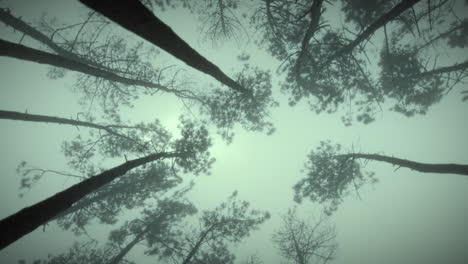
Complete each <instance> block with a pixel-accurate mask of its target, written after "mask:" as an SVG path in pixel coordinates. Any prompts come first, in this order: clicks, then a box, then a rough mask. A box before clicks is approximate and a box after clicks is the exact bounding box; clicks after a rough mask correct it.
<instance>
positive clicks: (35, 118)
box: [0, 110, 123, 136]
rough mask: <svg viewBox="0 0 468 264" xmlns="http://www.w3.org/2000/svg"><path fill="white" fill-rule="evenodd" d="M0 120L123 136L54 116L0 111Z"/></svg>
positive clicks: (90, 124) (99, 126) (84, 122)
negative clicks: (79, 127) (76, 128)
mask: <svg viewBox="0 0 468 264" xmlns="http://www.w3.org/2000/svg"><path fill="white" fill-rule="evenodd" d="M0 119H10V120H21V121H28V122H43V123H55V124H60V125H73V126H82V127H90V128H96V129H101V130H104V131H106V132H107V133H109V134H112V135H114V136H123V135H120V134H119V133H117V132H115V131H114V130H112V129H110V128H109V127H108V126H105V125H99V124H95V123H91V122H86V121H79V120H73V119H68V118H61V117H55V116H45V115H33V114H26V113H20V112H15V111H5V110H0Z"/></svg>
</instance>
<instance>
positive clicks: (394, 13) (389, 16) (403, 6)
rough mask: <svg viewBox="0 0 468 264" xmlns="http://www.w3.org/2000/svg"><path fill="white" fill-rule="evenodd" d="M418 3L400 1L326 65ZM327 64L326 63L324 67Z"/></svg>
mask: <svg viewBox="0 0 468 264" xmlns="http://www.w3.org/2000/svg"><path fill="white" fill-rule="evenodd" d="M419 1H421V0H402V1H401V2H400V3H399V4H398V5H396V6H395V7H394V8H392V10H390V11H388V12H387V13H385V14H383V15H382V16H380V17H379V18H378V19H377V20H376V21H374V22H373V23H372V24H370V25H369V26H368V27H367V28H366V29H365V30H364V31H363V32H362V33H361V34H360V35H359V36H357V37H356V38H355V39H354V40H353V41H351V42H350V43H349V44H348V45H346V46H344V47H343V48H341V49H340V50H338V51H337V52H335V53H334V54H333V55H332V56H330V58H329V59H328V63H329V62H331V61H333V60H335V59H337V58H338V57H340V56H343V55H345V54H347V53H350V52H351V51H352V50H353V49H354V48H356V47H357V46H358V45H359V44H360V43H361V42H362V41H364V40H365V39H367V38H369V37H370V36H371V35H372V34H374V32H375V31H377V30H378V29H379V28H381V27H383V26H384V25H386V24H387V23H388V22H390V21H392V20H394V19H395V18H397V17H398V16H399V15H401V14H402V13H403V12H405V11H406V10H408V9H410V8H411V7H413V6H414V5H415V4H416V3H418V2H419ZM328 63H326V65H327V64H328Z"/></svg>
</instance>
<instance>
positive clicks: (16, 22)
mask: <svg viewBox="0 0 468 264" xmlns="http://www.w3.org/2000/svg"><path fill="white" fill-rule="evenodd" d="M0 21H2V22H3V23H5V25H7V26H10V27H12V28H13V29H14V30H18V31H20V32H22V33H23V34H25V35H28V36H29V37H31V38H33V39H35V40H37V41H39V42H41V43H42V44H44V45H46V46H47V47H48V48H50V49H51V50H53V51H54V52H56V53H57V54H58V55H60V56H62V57H65V58H68V59H70V60H74V61H77V62H81V63H83V64H86V65H89V66H91V67H94V68H97V69H101V70H103V71H106V72H113V71H114V69H112V68H109V67H106V66H104V65H102V64H100V63H97V62H94V61H91V60H88V59H86V58H83V57H82V56H80V55H79V54H75V53H73V52H71V51H68V50H66V49H64V48H62V47H60V46H59V45H57V44H56V43H54V42H53V41H52V39H50V38H49V37H47V36H46V35H44V34H43V33H42V32H40V31H39V30H37V29H35V28H33V27H31V26H30V25H28V24H27V23H25V22H24V21H22V20H21V19H19V18H16V17H15V16H13V15H12V14H11V13H10V11H9V10H7V9H2V8H0ZM88 74H89V73H88ZM114 75H117V74H115V73H114ZM94 76H95V75H94ZM106 76H108V75H101V76H100V77H102V78H106ZM117 76H118V75H117ZM110 77H111V78H110V79H107V80H109V81H116V82H121V81H119V80H116V79H115V76H113V75H110ZM118 78H124V77H120V76H118ZM124 79H126V78H124ZM123 83H124V84H130V85H137V86H144V87H147V88H150V89H158V90H161V91H164V92H168V93H173V94H175V95H176V96H178V97H181V98H186V99H191V100H195V101H200V102H201V100H200V98H198V97H197V96H195V95H194V94H193V93H192V92H191V91H188V90H178V89H172V88H170V87H167V86H164V85H161V84H158V83H153V82H146V81H141V80H135V79H127V80H124V82H123ZM202 103H203V102H202Z"/></svg>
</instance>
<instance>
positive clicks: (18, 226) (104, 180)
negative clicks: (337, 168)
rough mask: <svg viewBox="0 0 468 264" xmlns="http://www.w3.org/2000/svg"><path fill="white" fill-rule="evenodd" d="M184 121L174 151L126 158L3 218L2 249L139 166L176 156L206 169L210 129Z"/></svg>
mask: <svg viewBox="0 0 468 264" xmlns="http://www.w3.org/2000/svg"><path fill="white" fill-rule="evenodd" d="M183 124H184V126H183V128H182V129H181V133H182V138H181V139H179V140H176V141H174V142H173V143H172V147H173V150H172V151H161V152H157V153H153V154H149V155H146V156H144V157H142V158H137V159H134V160H129V161H126V162H125V163H123V164H122V165H120V166H116V167H114V168H112V169H110V170H106V171H103V172H101V173H99V174H97V175H95V176H92V177H89V178H87V179H85V180H83V181H81V182H80V183H78V184H75V185H73V186H72V187H70V188H68V189H66V190H64V191H62V192H60V193H57V194H56V195H53V196H51V197H50V198H47V199H45V200H44V201H42V202H39V203H37V204H35V205H32V206H30V207H27V208H24V209H22V210H20V211H19V212H17V213H15V214H13V215H11V216H9V217H6V218H4V219H2V220H1V221H0V230H1V232H2V234H3V235H2V238H1V239H0V248H4V247H6V246H8V245H9V244H11V243H13V242H14V241H16V240H17V239H19V238H21V237H22V236H24V235H26V234H27V233H29V232H31V231H33V230H34V229H36V228H37V227H38V226H40V225H42V224H45V223H47V222H48V221H50V220H52V219H54V218H55V217H56V216H58V215H59V214H60V213H63V212H64V211H66V210H68V209H70V208H71V207H72V206H73V204H75V203H77V202H78V201H79V200H80V199H82V198H84V197H85V196H86V195H90V194H92V193H93V192H95V191H96V190H98V189H99V188H100V187H103V186H105V185H106V184H109V183H110V182H112V181H114V180H116V179H118V178H119V177H120V176H123V175H124V174H126V173H127V172H129V171H130V170H132V169H135V168H137V167H139V166H143V165H145V164H149V163H151V162H154V161H158V160H164V159H171V158H172V159H174V164H177V166H179V167H180V168H181V169H182V170H183V171H184V172H191V173H194V174H198V173H200V172H206V171H207V170H208V168H209V166H210V164H211V163H212V160H211V159H210V158H209V152H208V151H207V149H208V147H209V146H210V145H211V142H210V139H209V138H208V132H207V131H206V129H205V128H204V127H203V126H202V127H198V126H196V125H194V124H193V123H192V122H189V121H183ZM104 147H105V144H104ZM113 147H115V145H113ZM78 148H79V147H78ZM106 151H107V152H106ZM104 153H106V154H107V155H110V156H112V155H118V154H119V153H121V152H119V149H118V148H117V149H114V148H111V149H108V150H106V149H105V148H104ZM72 155H73V154H72ZM206 162H207V163H206Z"/></svg>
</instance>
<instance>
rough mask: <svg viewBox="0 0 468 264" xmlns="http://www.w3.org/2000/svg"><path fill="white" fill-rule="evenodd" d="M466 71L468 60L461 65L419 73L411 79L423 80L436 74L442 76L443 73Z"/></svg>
mask: <svg viewBox="0 0 468 264" xmlns="http://www.w3.org/2000/svg"><path fill="white" fill-rule="evenodd" d="M466 69H468V60H467V61H465V62H462V63H458V64H455V65H452V66H447V67H440V68H436V69H433V70H430V71H425V72H421V73H419V74H415V75H413V76H411V77H413V78H424V77H428V76H431V75H436V74H444V73H449V72H455V71H464V70H466Z"/></svg>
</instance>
